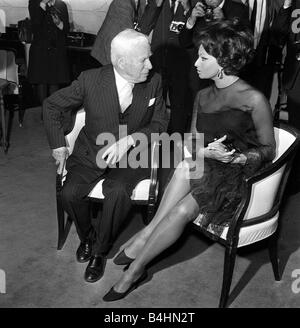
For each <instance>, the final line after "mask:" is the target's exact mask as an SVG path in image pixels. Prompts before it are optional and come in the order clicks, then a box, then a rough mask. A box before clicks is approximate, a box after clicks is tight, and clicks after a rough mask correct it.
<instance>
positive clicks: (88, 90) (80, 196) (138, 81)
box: [44, 29, 168, 282]
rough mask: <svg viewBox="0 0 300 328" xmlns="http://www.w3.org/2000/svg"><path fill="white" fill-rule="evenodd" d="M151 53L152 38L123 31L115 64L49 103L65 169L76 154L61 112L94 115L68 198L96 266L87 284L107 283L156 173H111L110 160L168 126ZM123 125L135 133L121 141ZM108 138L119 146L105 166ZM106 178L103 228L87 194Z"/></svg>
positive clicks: (48, 123)
mask: <svg viewBox="0 0 300 328" xmlns="http://www.w3.org/2000/svg"><path fill="white" fill-rule="evenodd" d="M150 55H151V51H150V44H149V40H148V38H147V37H146V36H145V35H144V34H142V33H139V32H136V31H134V30H132V29H127V30H125V31H122V32H120V33H119V34H118V35H117V36H116V37H115V38H114V39H113V41H112V44H111V61H112V65H107V66H104V67H101V68H98V69H92V70H89V71H85V72H83V73H82V74H81V75H80V76H79V78H78V80H76V81H74V82H73V83H72V84H71V86H69V87H67V88H65V89H62V90H60V91H58V92H57V93H55V94H54V95H53V96H51V97H49V98H48V99H47V100H46V101H45V103H44V120H45V127H46V131H47V135H48V139H49V144H50V147H51V148H52V155H53V157H54V158H55V160H56V163H57V164H59V171H61V170H62V166H63V163H64V161H65V159H66V158H67V155H68V154H67V148H66V144H65V138H64V133H63V125H62V121H61V118H62V115H61V114H62V113H64V112H68V111H71V110H75V109H78V108H80V107H82V106H83V107H84V109H85V112H86V119H85V126H84V128H83V129H82V130H81V131H80V133H79V136H78V138H77V140H76V142H75V146H74V150H73V153H72V155H71V156H70V157H69V158H68V160H67V165H66V168H67V171H68V173H67V177H66V181H65V183H64V186H63V192H62V198H63V206H64V209H65V211H66V212H67V213H68V214H69V215H70V217H71V218H72V219H73V220H74V222H75V225H76V229H77V233H78V235H79V238H80V241H81V243H80V245H79V248H78V249H77V253H76V255H77V260H78V261H79V262H86V261H89V264H88V266H87V268H86V271H85V276H84V278H85V280H86V281H87V282H95V281H97V280H99V279H100V278H101V277H102V275H103V272H104V267H105V258H106V255H107V253H108V251H109V250H110V248H111V246H112V243H113V242H114V239H115V238H116V235H117V233H118V231H119V228H120V226H121V224H122V222H123V221H124V219H125V217H126V215H127V214H128V212H129V210H130V208H131V200H130V196H131V194H132V191H133V189H134V187H135V185H136V184H137V182H138V181H140V180H142V179H144V178H145V177H147V176H148V175H149V169H143V168H137V169H133V168H130V167H128V168H119V167H117V168H110V167H103V161H104V164H106V166H107V165H109V164H114V163H117V164H118V163H119V161H120V159H122V158H123V156H124V155H125V154H126V153H127V152H128V150H130V149H131V147H132V146H134V145H135V143H136V141H137V140H136V139H135V138H136V136H134V135H133V133H134V132H140V133H143V134H144V135H145V136H146V137H147V139H148V141H149V140H150V136H151V134H153V133H161V132H163V131H165V130H166V128H167V123H168V120H167V116H166V108H165V104H164V101H163V98H162V88H161V79H160V76H159V75H158V74H152V75H150V70H151V68H152V65H151V63H150V60H149V57H150ZM121 125H122V126H124V125H125V126H126V127H127V135H126V136H125V137H122V136H120V135H119V133H120V132H119V127H120V126H121ZM104 133H105V134H107V133H110V135H112V136H114V137H115V139H116V140H118V141H117V142H115V143H114V144H112V145H111V146H110V147H108V148H107V149H106V150H105V151H104V153H103V155H102V162H101V163H102V165H101V166H99V161H98V160H96V158H97V155H98V159H99V151H100V150H101V149H102V148H103V145H102V146H101V145H98V144H97V143H96V140H97V138H98V137H99V136H103V134H104ZM103 178H105V180H104V183H103V186H102V190H103V194H104V196H105V200H104V203H103V208H102V212H100V213H99V215H98V218H97V219H98V226H97V227H96V228H95V229H93V227H92V224H91V218H90V211H89V203H88V197H87V195H88V194H89V192H90V191H91V189H92V188H93V187H94V186H95V184H96V183H97V182H98V181H99V180H100V179H103ZM94 235H95V242H93V236H94Z"/></svg>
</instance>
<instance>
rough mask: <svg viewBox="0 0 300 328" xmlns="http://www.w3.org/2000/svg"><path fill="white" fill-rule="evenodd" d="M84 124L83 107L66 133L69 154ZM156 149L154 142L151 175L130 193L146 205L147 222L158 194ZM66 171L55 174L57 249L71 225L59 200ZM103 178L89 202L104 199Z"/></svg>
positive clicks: (139, 202) (153, 209)
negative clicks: (69, 130) (71, 127)
mask: <svg viewBox="0 0 300 328" xmlns="http://www.w3.org/2000/svg"><path fill="white" fill-rule="evenodd" d="M84 125H85V111H84V109H81V110H79V111H78V112H77V113H76V117H75V123H74V127H73V129H72V131H71V132H70V133H69V134H67V135H66V144H67V148H68V150H69V154H71V153H72V151H73V148H74V144H75V141H76V138H77V137H78V134H79V132H80V130H81V129H82V127H83V126H84ZM158 151H159V144H158V143H157V142H154V143H153V144H152V148H151V175H150V178H149V179H144V180H142V181H140V182H139V183H138V184H137V186H136V187H135V189H134V190H133V193H132V195H131V200H132V202H133V203H134V204H139V205H146V206H147V207H148V208H147V218H146V219H145V220H144V222H145V223H148V222H149V221H150V220H151V219H152V217H153V215H154V212H155V205H156V200H157V194H158V179H157V169H158ZM65 176H66V171H65V170H64V172H62V174H57V176H56V206H57V220H58V245H57V249H58V250H60V249H62V247H63V246H64V243H65V241H66V239H67V236H68V233H69V230H70V227H71V225H72V219H71V218H70V217H68V216H66V214H65V212H64V210H63V207H62V200H61V191H62V187H63V183H64V180H65ZM103 181H104V179H102V180H100V181H99V182H98V183H97V185H96V186H95V187H94V188H93V190H92V191H91V192H90V193H89V199H90V201H91V202H101V201H103V199H104V195H103V193H102V184H103Z"/></svg>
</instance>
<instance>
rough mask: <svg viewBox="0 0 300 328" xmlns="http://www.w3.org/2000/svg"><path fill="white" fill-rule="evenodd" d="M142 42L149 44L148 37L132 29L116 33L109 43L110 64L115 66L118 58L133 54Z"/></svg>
mask: <svg viewBox="0 0 300 328" xmlns="http://www.w3.org/2000/svg"><path fill="white" fill-rule="evenodd" d="M142 42H147V43H148V44H149V39H148V37H147V36H146V35H145V34H143V33H140V32H137V31H135V30H133V29H126V30H124V31H122V32H120V33H118V34H117V35H116V36H115V37H114V38H113V40H112V42H111V52H110V57H111V62H112V64H113V65H114V66H115V65H116V64H117V61H118V59H119V58H120V57H124V56H126V55H128V54H131V53H132V52H134V50H135V49H136V48H137V47H139V45H140V44H141V43H142Z"/></svg>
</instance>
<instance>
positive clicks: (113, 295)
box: [103, 271, 148, 302]
mask: <svg viewBox="0 0 300 328" xmlns="http://www.w3.org/2000/svg"><path fill="white" fill-rule="evenodd" d="M147 277H148V274H147V271H144V272H143V273H142V275H141V276H140V277H139V278H138V279H137V280H136V281H135V282H133V283H132V285H131V286H130V287H129V288H128V289H127V290H126V291H125V292H124V293H118V292H116V291H115V290H114V287H111V289H110V291H109V292H108V293H107V294H105V295H104V296H103V301H104V302H113V301H117V300H120V299H122V298H124V297H126V296H127V295H128V294H129V293H131V292H132V291H133V290H134V289H136V288H137V287H138V286H139V285H140V284H141V283H142V282H143V281H144V280H146V279H147Z"/></svg>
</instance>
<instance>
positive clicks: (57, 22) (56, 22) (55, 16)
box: [51, 14, 61, 26]
mask: <svg viewBox="0 0 300 328" xmlns="http://www.w3.org/2000/svg"><path fill="white" fill-rule="evenodd" d="M51 16H52V20H53V23H54V24H55V25H56V26H58V25H59V24H60V23H61V20H60V18H59V17H58V16H57V15H56V14H51Z"/></svg>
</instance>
